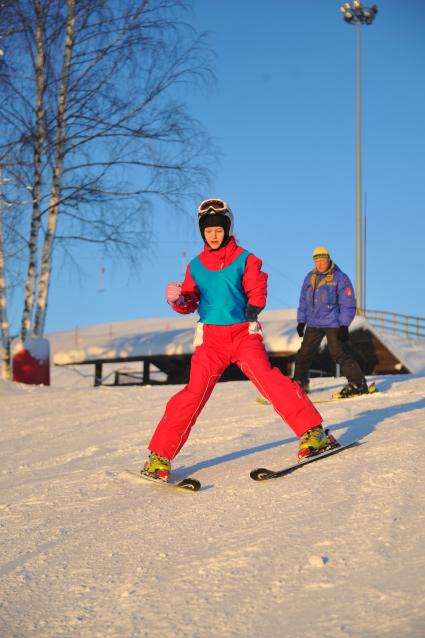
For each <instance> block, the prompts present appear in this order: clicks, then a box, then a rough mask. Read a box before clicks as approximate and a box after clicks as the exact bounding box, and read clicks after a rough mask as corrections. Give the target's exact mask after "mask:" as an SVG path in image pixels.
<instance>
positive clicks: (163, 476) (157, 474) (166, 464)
mask: <svg viewBox="0 0 425 638" xmlns="http://www.w3.org/2000/svg"><path fill="white" fill-rule="evenodd" d="M170 472H171V463H170V459H167V458H166V457H165V456H160V455H159V454H157V453H156V452H151V453H150V455H149V459H148V460H147V461H146V463H145V465H144V467H143V470H142V474H144V475H145V476H146V477H148V478H152V479H160V480H161V481H168V478H169V476H170Z"/></svg>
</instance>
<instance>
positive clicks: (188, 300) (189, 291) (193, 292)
mask: <svg viewBox="0 0 425 638" xmlns="http://www.w3.org/2000/svg"><path fill="white" fill-rule="evenodd" d="M182 296H183V301H180V303H178V304H176V305H175V306H173V310H175V311H176V312H179V313H180V314H182V315H188V314H190V313H191V312H195V311H196V309H197V308H198V304H199V289H198V287H197V285H196V284H195V281H194V279H193V277H192V275H191V274H190V264H188V265H187V268H186V275H185V278H184V281H183V284H182Z"/></svg>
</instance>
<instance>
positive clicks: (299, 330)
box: [297, 321, 305, 337]
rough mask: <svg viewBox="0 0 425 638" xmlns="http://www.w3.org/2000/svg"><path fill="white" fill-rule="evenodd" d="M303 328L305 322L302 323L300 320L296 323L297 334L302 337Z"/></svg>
mask: <svg viewBox="0 0 425 638" xmlns="http://www.w3.org/2000/svg"><path fill="white" fill-rule="evenodd" d="M304 328H305V323H303V322H302V321H300V323H299V324H297V332H298V336H299V337H302V336H303V334H304Z"/></svg>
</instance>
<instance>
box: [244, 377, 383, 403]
mask: <svg viewBox="0 0 425 638" xmlns="http://www.w3.org/2000/svg"><path fill="white" fill-rule="evenodd" d="M376 392H379V390H378V388H377V387H376V385H375V382H374V381H373V382H372V383H371V384H370V385H369V387H368V392H367V394H353V395H352V396H350V397H342V396H341V393H340V392H334V394H332V396H331V397H329V398H328V399H316V400H314V399H310V401H311V402H312V403H330V402H331V401H339V400H340V399H358V398H360V397H366V396H368V395H370V394H376ZM255 400H256V401H257V403H259V404H260V405H271V403H270V401H267V399H265V398H264V397H262V396H257V397H256V399H255Z"/></svg>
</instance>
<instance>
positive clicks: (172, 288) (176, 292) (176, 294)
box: [165, 281, 182, 306]
mask: <svg viewBox="0 0 425 638" xmlns="http://www.w3.org/2000/svg"><path fill="white" fill-rule="evenodd" d="M181 293H182V285H181V284H179V283H176V282H174V281H173V282H171V283H169V284H168V286H167V289H166V291H165V296H166V298H167V303H168V304H170V306H175V305H176V303H177V302H178V301H179V299H180V297H181Z"/></svg>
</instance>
